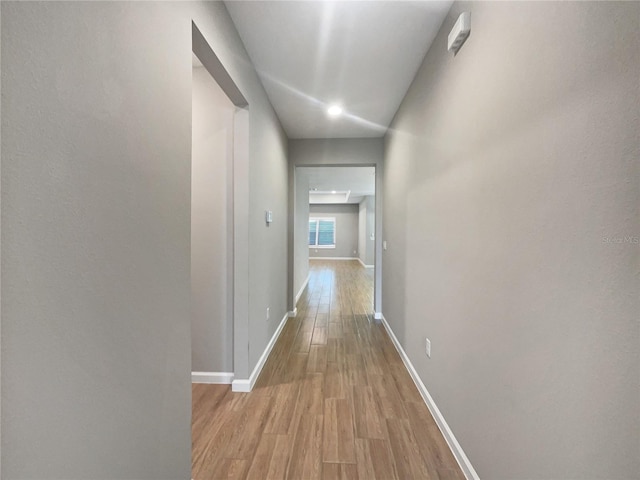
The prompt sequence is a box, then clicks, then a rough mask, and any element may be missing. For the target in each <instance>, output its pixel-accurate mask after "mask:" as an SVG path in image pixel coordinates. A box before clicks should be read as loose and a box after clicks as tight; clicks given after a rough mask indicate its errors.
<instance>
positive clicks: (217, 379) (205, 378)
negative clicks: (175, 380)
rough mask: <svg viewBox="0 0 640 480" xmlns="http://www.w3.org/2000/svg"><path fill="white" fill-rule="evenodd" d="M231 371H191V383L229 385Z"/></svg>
mask: <svg viewBox="0 0 640 480" xmlns="http://www.w3.org/2000/svg"><path fill="white" fill-rule="evenodd" d="M231 382H233V372H191V383H215V384H223V385H230V384H231Z"/></svg>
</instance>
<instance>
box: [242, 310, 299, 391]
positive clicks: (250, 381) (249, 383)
mask: <svg viewBox="0 0 640 480" xmlns="http://www.w3.org/2000/svg"><path fill="white" fill-rule="evenodd" d="M289 313H290V312H287V313H285V314H284V317H282V320H281V321H280V325H278V328H276V331H275V332H273V336H272V337H271V340H269V343H268V344H267V347H266V348H265V349H264V352H262V355H261V356H260V359H259V360H258V363H257V364H256V366H255V368H254V369H253V372H251V375H250V376H249V378H247V379H234V380H233V382H232V383H231V391H232V392H250V391H251V390H253V386H254V385H255V384H256V380H258V377H259V376H260V372H261V371H262V367H264V364H265V363H267V358H269V355H270V354H271V350H272V349H273V346H274V345H275V344H276V341H277V340H278V337H279V336H280V332H282V329H283V328H284V325H285V323H287V320H288V319H289Z"/></svg>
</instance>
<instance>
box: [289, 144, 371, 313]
mask: <svg viewBox="0 0 640 480" xmlns="http://www.w3.org/2000/svg"><path fill="white" fill-rule="evenodd" d="M288 154H289V192H292V194H291V195H290V196H289V210H288V218H289V233H288V235H289V237H288V238H289V252H288V258H289V269H288V290H289V299H288V302H289V304H290V305H293V300H294V296H295V294H296V293H297V292H296V291H294V286H293V285H294V283H293V276H294V275H293V272H294V271H295V268H296V267H295V262H294V252H293V246H292V245H293V243H294V225H295V222H294V219H295V216H294V210H295V209H294V205H295V202H296V198H295V188H294V185H295V178H296V175H297V173H296V167H312V166H322V165H331V166H339V165H344V166H363V165H367V166H375V167H376V192H381V191H382V180H383V178H384V168H383V158H384V140H383V139H382V138H331V139H298V140H289V150H288ZM305 194H306V195H308V192H306V193H305ZM375 209H376V216H377V218H379V219H380V218H381V217H382V195H381V194H380V195H376V205H375ZM376 238H377V239H381V238H382V222H378V224H377V225H376ZM375 245H376V246H375V252H376V253H375V255H376V258H380V256H381V254H382V241H381V240H379V241H376V244H375ZM374 278H375V287H374V292H375V293H374V297H375V310H376V312H381V302H382V294H381V279H382V269H381V266H380V265H378V266H377V268H376V270H375V272H374Z"/></svg>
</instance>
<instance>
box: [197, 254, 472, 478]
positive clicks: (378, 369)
mask: <svg viewBox="0 0 640 480" xmlns="http://www.w3.org/2000/svg"><path fill="white" fill-rule="evenodd" d="M310 271H311V276H310V280H309V285H308V287H307V289H306V290H305V292H304V294H303V296H302V297H301V298H300V301H299V302H298V315H297V317H294V318H290V319H289V320H288V322H287V324H286V325H285V327H284V329H283V331H282V333H281V335H280V338H279V339H278V341H277V343H276V345H275V346H274V349H273V351H272V353H271V356H270V358H269V360H268V361H267V363H266V365H265V367H264V369H263V371H262V374H261V376H260V378H259V379H258V382H257V383H256V386H255V388H254V390H253V392H251V393H232V392H231V388H230V387H229V386H228V385H202V384H194V385H193V400H192V402H193V417H192V418H193V421H192V439H193V455H192V464H193V470H192V476H193V478H194V479H195V480H204V479H211V478H250V479H265V478H290V479H314V478H323V479H339V478H345V479H347V478H360V479H367V480H370V479H384V480H388V479H433V480H444V479H462V478H464V477H463V475H462V473H461V472H460V470H459V468H458V465H457V463H456V461H455V459H454V458H453V456H452V454H451V452H450V451H449V449H448V447H447V445H446V443H445V441H444V439H443V438H442V435H441V434H440V431H439V430H438V427H437V426H436V424H435V422H434V421H433V419H432V417H431V415H430V413H429V411H428V409H427V407H426V406H425V404H424V402H423V400H422V398H421V397H420V395H419V393H418V391H417V389H416V387H415V386H414V384H413V382H412V380H411V378H410V376H409V374H408V373H407V371H406V369H405V367H404V365H403V364H402V361H401V359H400V357H399V356H398V354H397V352H396V350H395V348H394V346H393V344H392V343H391V340H390V339H389V337H388V336H387V333H386V332H385V330H384V327H383V325H382V324H381V323H379V322H378V321H375V320H373V317H372V315H371V305H372V302H373V299H372V291H373V278H372V277H373V270H367V269H364V268H363V267H361V266H360V264H359V263H358V262H357V261H316V260H312V261H310Z"/></svg>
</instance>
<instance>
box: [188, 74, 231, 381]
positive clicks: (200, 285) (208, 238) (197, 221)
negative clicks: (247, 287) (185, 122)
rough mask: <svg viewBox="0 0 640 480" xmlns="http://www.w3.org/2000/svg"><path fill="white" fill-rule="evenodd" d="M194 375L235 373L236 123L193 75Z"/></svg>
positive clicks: (211, 86) (211, 84)
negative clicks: (234, 239) (234, 182)
mask: <svg viewBox="0 0 640 480" xmlns="http://www.w3.org/2000/svg"><path fill="white" fill-rule="evenodd" d="M192 102H193V109H192V120H193V123H192V132H193V133H192V134H193V142H192V150H191V159H192V161H191V370H192V371H200V372H233V297H232V296H231V293H232V291H233V289H232V286H233V257H232V252H233V197H232V188H231V186H232V184H233V183H232V182H233V175H232V174H233V117H234V110H235V107H234V105H233V104H232V103H231V101H230V100H229V98H228V97H227V96H226V95H225V94H224V92H223V91H222V89H221V88H220V86H219V85H218V84H217V83H216V81H215V80H214V79H213V77H212V76H211V74H210V73H209V72H208V71H207V70H206V69H205V68H204V67H198V68H194V69H193V100H192Z"/></svg>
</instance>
